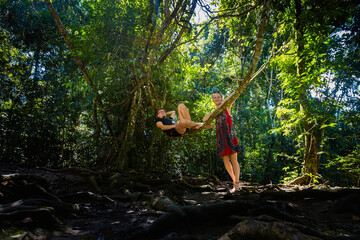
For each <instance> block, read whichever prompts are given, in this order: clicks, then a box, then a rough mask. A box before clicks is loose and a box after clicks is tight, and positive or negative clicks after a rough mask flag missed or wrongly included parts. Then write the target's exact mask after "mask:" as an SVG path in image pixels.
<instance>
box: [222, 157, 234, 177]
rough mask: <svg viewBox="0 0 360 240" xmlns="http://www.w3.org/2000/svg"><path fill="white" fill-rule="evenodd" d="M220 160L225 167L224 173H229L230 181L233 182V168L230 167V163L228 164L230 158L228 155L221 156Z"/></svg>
mask: <svg viewBox="0 0 360 240" xmlns="http://www.w3.org/2000/svg"><path fill="white" fill-rule="evenodd" d="M222 160H223V162H224V166H225V169H226V171H227V172H228V173H229V175H230V177H231V179H232V181H233V182H235V174H234V169H233V166H232V164H231V162H230V157H229V155H226V156H223V157H222Z"/></svg>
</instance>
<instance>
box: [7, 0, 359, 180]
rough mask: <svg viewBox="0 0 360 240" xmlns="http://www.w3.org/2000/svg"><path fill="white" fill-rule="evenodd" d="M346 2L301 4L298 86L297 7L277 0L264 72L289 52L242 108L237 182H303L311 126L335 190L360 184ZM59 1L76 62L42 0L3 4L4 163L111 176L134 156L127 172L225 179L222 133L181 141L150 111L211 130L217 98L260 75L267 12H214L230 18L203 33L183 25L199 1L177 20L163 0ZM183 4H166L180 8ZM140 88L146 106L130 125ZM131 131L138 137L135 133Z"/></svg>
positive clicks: (350, 9)
mask: <svg viewBox="0 0 360 240" xmlns="http://www.w3.org/2000/svg"><path fill="white" fill-rule="evenodd" d="M345 2H346V1H326V2H325V1H320V2H319V1H307V0H306V1H302V4H303V6H304V9H306V11H304V15H303V16H302V19H303V20H304V19H305V20H304V21H305V22H306V23H307V24H306V27H305V31H304V42H305V44H304V50H303V52H302V55H301V56H300V57H301V59H302V61H304V62H305V68H306V74H305V75H304V76H302V78H298V76H297V68H296V63H297V61H299V60H300V59H299V55H297V47H296V45H295V43H296V42H295V37H294V35H292V31H293V29H294V24H295V23H294V22H295V20H294V19H295V15H294V6H293V1H292V2H288V1H282V0H276V1H272V12H271V16H270V22H269V24H268V26H267V30H266V37H265V39H264V51H263V53H262V55H261V59H260V64H262V63H264V62H265V61H266V60H267V58H268V57H269V55H270V54H271V51H272V50H271V49H272V47H273V45H274V49H275V50H277V49H279V47H280V46H281V45H282V44H283V42H285V41H286V40H287V39H288V38H290V41H289V43H288V45H287V48H286V51H285V52H282V53H280V54H278V55H277V56H276V57H275V58H274V59H273V60H272V61H271V62H270V64H269V65H268V66H267V68H266V69H265V70H264V71H263V72H262V73H261V74H260V75H259V76H258V77H257V78H256V79H255V80H254V81H253V82H252V83H251V84H250V85H249V86H248V88H247V89H246V91H245V92H244V93H243V95H242V96H241V97H240V98H239V99H238V100H237V101H236V102H235V103H234V105H233V107H232V116H233V123H234V127H235V131H236V135H237V137H238V139H239V141H240V145H241V148H242V152H240V153H239V154H238V160H239V163H240V165H241V179H243V180H248V181H256V182H259V183H269V182H272V183H278V182H284V181H285V182H286V181H288V180H292V179H294V178H295V177H297V176H298V175H299V174H300V172H301V169H302V164H303V155H304V150H305V149H304V148H305V144H304V137H305V136H306V134H307V133H306V132H305V131H304V128H303V123H304V121H305V120H306V121H308V122H309V123H310V124H312V126H313V127H314V128H313V129H314V130H315V133H316V136H317V139H318V142H319V144H318V153H319V158H320V166H319V169H320V174H321V175H322V176H323V177H325V178H328V179H329V180H330V183H331V184H341V183H342V184H345V185H346V184H348V185H351V184H353V182H351V181H350V180H347V179H346V176H345V175H344V174H343V172H346V174H348V175H349V176H351V177H353V178H354V179H356V180H355V181H358V179H359V172H358V171H357V169H358V168H359V166H358V165H359V159H358V158H357V155H359V147H357V148H354V146H359V142H358V141H359V140H358V139H359V137H360V136H359V132H360V131H359V130H360V129H359V127H358V126H360V122H359V121H360V120H359V119H360V116H359V110H360V107H359V106H360V104H359V100H358V99H359V94H360V92H359V84H360V82H359V79H358V77H359V76H360V75H359V69H360V68H359V60H358V59H360V57H359V49H358V42H359V41H358V39H359V36H360V35H359V33H358V29H359V28H358V25H359V22H360V21H358V16H359V14H358V13H359V5H358V4H356V3H354V2H353V1H350V3H349V4H345ZM52 3H53V5H54V7H55V9H56V11H57V12H58V14H59V16H60V18H61V20H62V22H63V24H64V26H65V27H66V29H67V31H68V38H69V40H70V43H71V44H72V46H73V51H72V52H70V51H69V50H68V47H67V46H66V45H65V43H64V41H63V39H62V38H61V36H60V34H59V33H58V30H57V28H56V25H55V24H54V22H53V20H52V19H51V16H50V14H49V12H48V9H47V7H46V5H45V3H44V2H43V1H28V0H16V1H7V0H6V1H2V2H1V3H0V12H1V17H0V43H1V45H0V78H1V79H0V107H1V109H0V110H1V111H0V130H1V131H0V151H1V152H0V161H1V162H23V163H26V164H30V165H33V166H86V167H112V166H114V165H115V164H114V162H116V161H119V159H120V160H121V159H124V158H128V167H129V168H133V169H138V170H141V171H156V172H168V173H172V174H176V175H182V174H193V175H202V176H207V175H216V176H218V177H219V178H220V179H224V180H229V176H228V175H227V173H226V171H225V169H224V167H223V163H222V161H221V159H220V158H218V157H216V155H215V152H216V133H215V129H214V127H213V128H212V129H210V130H204V131H202V132H200V133H198V134H195V135H190V136H186V137H184V138H181V139H180V140H171V139H169V138H168V137H167V136H165V135H164V134H163V133H162V132H161V130H159V129H158V128H156V127H155V125H154V113H153V109H152V105H151V104H152V101H153V102H154V103H155V105H156V107H157V106H158V105H161V106H164V107H166V108H167V109H168V110H176V107H177V105H178V104H179V103H185V104H186V106H187V107H188V108H189V110H190V114H191V116H192V119H193V120H194V121H201V119H202V117H203V116H204V115H206V114H207V113H209V112H210V111H212V110H213V109H214V108H215V105H214V104H213V102H212V99H211V96H212V93H213V92H214V91H220V92H222V93H223V94H224V95H225V96H228V95H229V94H230V93H232V92H233V91H234V90H235V89H236V88H237V86H238V84H239V81H241V79H242V78H244V76H245V74H246V72H247V70H248V68H249V65H250V60H251V57H252V52H253V50H254V49H253V46H254V43H255V39H256V33H257V21H258V19H259V15H260V13H261V4H262V2H261V1H214V6H217V7H218V8H219V10H221V11H219V14H218V15H216V14H215V15H216V16H217V18H214V19H213V20H212V21H211V22H210V23H209V24H208V25H206V26H205V28H204V29H202V27H203V25H198V24H196V23H193V22H187V21H186V17H187V16H188V15H187V14H189V13H190V12H191V3H192V1H186V4H185V5H182V6H181V7H180V8H179V9H180V10H179V12H177V13H176V14H175V13H174V14H175V15H174V18H173V19H170V20H169V22H166V21H165V19H166V16H167V14H168V13H167V9H166V6H165V1H147V0H146V1H141V0H137V1H114V0H101V1H99V0H90V1H75V0H69V1H52ZM157 3H159V5H157ZM176 3H177V2H172V1H170V2H169V4H170V8H169V10H170V11H172V10H174V9H176V8H175V4H176ZM183 27H185V29H186V31H184V34H183V35H182V36H181V38H180V39H179V41H178V42H176V43H175V40H176V39H177V36H178V35H179V33H180V32H181V29H183ZM200 31H201V32H200ZM198 33H200V34H199V35H197V34H198ZM74 54H75V55H78V56H79V57H80V58H81V60H82V61H83V63H84V65H85V67H86V70H87V71H88V74H89V76H90V78H91V80H92V81H93V82H94V85H95V88H94V89H92V88H90V87H89V86H88V84H87V82H86V81H85V79H84V75H83V74H82V73H81V72H80V71H79V70H78V66H77V64H76V63H75V61H74V60H73V55H74ZM162 59H163V60H162ZM137 89H140V92H141V99H140V100H139V101H138V102H137V104H136V106H137V107H138V110H137V111H136V115H135V117H134V118H132V119H131V113H132V110H133V109H132V107H133V106H134V105H132V102H133V99H134V93H135V92H136V91H137ZM95 93H98V94H99V95H100V97H101V101H102V103H103V108H100V106H98V105H96V104H97V103H96V104H95V99H94V98H95V95H96V94H95ZM303 99H306V106H307V108H306V109H304V108H302V107H300V105H301V101H302V100H303ZM130 120H131V121H132V120H133V121H134V122H135V126H134V129H133V134H129V133H128V132H127V130H128V128H130V127H131V126H130V125H129V124H128V123H129V121H130ZM131 121H130V122H131ZM125 147H126V149H127V150H128V151H127V154H126V156H125V155H123V153H124V149H125ZM125 152H126V151H125ZM324 166H328V168H325V167H324ZM337 168H339V169H341V171H340V170H337ZM311 177H312V179H313V183H316V181H318V180H319V179H318V177H317V176H311ZM357 184H358V183H357Z"/></svg>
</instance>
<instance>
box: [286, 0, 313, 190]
mask: <svg viewBox="0 0 360 240" xmlns="http://www.w3.org/2000/svg"><path fill="white" fill-rule="evenodd" d="M301 14H302V6H301V0H295V16H296V20H295V24H294V26H295V38H296V39H295V41H296V45H297V62H296V65H297V80H298V82H299V83H300V84H302V85H301V87H300V96H299V100H300V111H301V112H303V114H304V119H303V131H304V133H305V149H304V151H305V152H304V163H303V164H304V165H303V170H302V174H301V176H300V177H299V178H297V179H295V180H294V181H293V182H291V183H292V184H302V185H303V184H309V183H310V182H311V181H312V180H313V179H314V177H316V176H317V175H318V168H319V162H318V158H317V139H316V135H315V131H314V126H313V124H312V123H311V115H310V112H309V110H308V99H307V86H306V85H305V84H304V80H303V79H304V77H306V69H305V63H306V62H305V61H306V59H305V56H304V50H305V39H304V30H305V25H304V22H303V21H302V20H301Z"/></svg>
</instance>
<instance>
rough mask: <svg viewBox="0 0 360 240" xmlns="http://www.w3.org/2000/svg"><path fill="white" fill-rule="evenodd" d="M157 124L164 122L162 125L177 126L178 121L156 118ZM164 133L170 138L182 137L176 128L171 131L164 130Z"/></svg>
mask: <svg viewBox="0 0 360 240" xmlns="http://www.w3.org/2000/svg"><path fill="white" fill-rule="evenodd" d="M157 122H162V124H164V125H175V124H176V121H175V120H174V119H172V118H156V120H155V123H157ZM163 132H164V133H166V135H168V136H170V137H178V136H181V134H180V133H178V132H177V131H176V129H175V128H172V129H169V130H163Z"/></svg>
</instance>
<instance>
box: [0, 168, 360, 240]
mask: <svg viewBox="0 0 360 240" xmlns="http://www.w3.org/2000/svg"><path fill="white" fill-rule="evenodd" d="M0 173H1V185H0V224H1V225H0V226H1V229H2V231H1V232H0V239H53V240H55V239H56V240H60V239H64V240H65V239H129V240H135V239H144V240H146V239H360V189H355V188H334V187H329V186H285V185H257V184H252V183H248V182H242V183H241V185H242V188H241V190H240V191H238V192H236V193H235V194H230V193H229V192H228V189H229V188H230V183H229V182H223V181H216V179H202V178H195V177H183V178H169V177H168V176H161V175H160V174H144V173H136V172H111V171H107V172H105V171H104V172H96V171H90V170H86V169H79V168H72V169H46V168H26V167H20V166H13V165H1V166H0Z"/></svg>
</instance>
